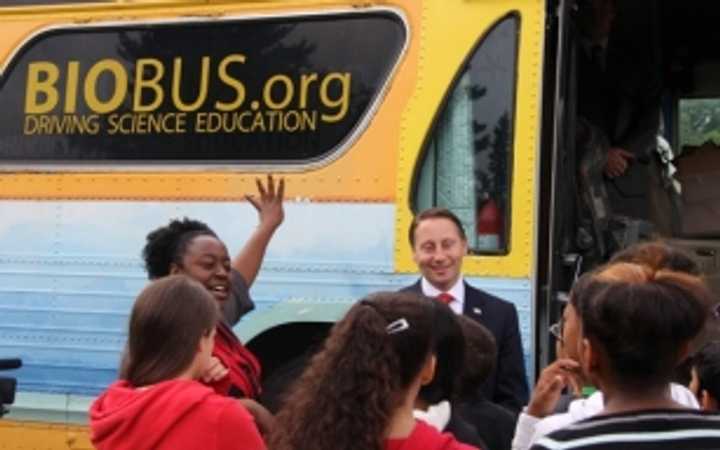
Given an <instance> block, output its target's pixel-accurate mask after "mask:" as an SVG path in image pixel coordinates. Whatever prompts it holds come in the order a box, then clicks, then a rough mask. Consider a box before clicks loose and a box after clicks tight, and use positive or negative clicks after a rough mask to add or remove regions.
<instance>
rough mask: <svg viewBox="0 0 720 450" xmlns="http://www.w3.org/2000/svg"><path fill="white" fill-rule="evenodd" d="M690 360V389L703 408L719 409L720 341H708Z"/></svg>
mask: <svg viewBox="0 0 720 450" xmlns="http://www.w3.org/2000/svg"><path fill="white" fill-rule="evenodd" d="M716 320H717V318H716ZM692 362H693V365H692V381H691V383H690V390H691V391H693V393H695V395H696V396H697V399H698V401H699V402H700V405H701V406H702V408H703V409H704V410H706V411H716V412H717V411H720V341H712V342H708V343H707V344H706V345H705V346H704V347H703V348H702V349H701V350H700V351H699V352H698V353H697V354H696V355H695V356H694V357H693V358H692Z"/></svg>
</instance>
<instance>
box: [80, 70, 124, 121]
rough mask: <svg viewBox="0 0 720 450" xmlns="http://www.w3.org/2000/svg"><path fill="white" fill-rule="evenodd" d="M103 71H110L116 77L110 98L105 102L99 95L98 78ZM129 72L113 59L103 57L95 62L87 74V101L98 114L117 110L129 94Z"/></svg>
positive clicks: (85, 91)
mask: <svg viewBox="0 0 720 450" xmlns="http://www.w3.org/2000/svg"><path fill="white" fill-rule="evenodd" d="M103 72H109V73H110V74H112V76H113V78H114V79H115V86H114V90H113V93H112V95H111V96H110V99H108V100H107V101H105V102H103V101H102V100H100V99H99V98H98V95H97V82H98V78H100V75H101V74H102V73H103ZM127 84H128V79H127V73H126V72H125V68H124V67H123V66H122V65H121V64H120V63H119V62H117V61H115V60H113V59H103V60H101V61H98V62H97V63H95V64H94V65H93V66H92V67H91V68H90V70H89V71H88V73H87V75H86V76H85V85H84V93H85V101H86V102H87V105H88V107H89V108H90V109H91V110H92V111H93V112H96V113H98V114H105V113H109V112H111V111H114V110H116V109H117V108H118V107H119V106H120V105H121V104H122V102H123V100H124V99H125V95H126V94H127Z"/></svg>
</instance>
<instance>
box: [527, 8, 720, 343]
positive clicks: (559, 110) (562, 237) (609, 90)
mask: <svg viewBox="0 0 720 450" xmlns="http://www.w3.org/2000/svg"><path fill="white" fill-rule="evenodd" d="M551 8H552V6H551ZM553 13H554V15H555V20H556V23H555V27H556V31H555V36H554V41H548V44H547V46H548V47H550V48H552V49H553V50H554V51H555V52H556V53H555V58H554V60H553V59H547V60H546V64H547V65H546V73H550V74H551V73H552V71H553V70H554V71H556V73H554V74H553V75H554V76H553V83H552V84H549V83H546V92H548V91H547V90H548V89H551V92H552V94H553V95H552V97H553V98H554V99H555V101H554V105H553V107H554V111H553V116H552V119H553V121H552V123H548V119H547V118H546V123H545V132H546V134H547V133H552V136H553V137H552V139H550V138H548V137H547V136H546V139H545V141H544V145H545V149H546V151H545V152H544V158H545V166H544V167H546V171H545V172H543V178H549V180H546V181H545V182H544V184H545V185H546V186H547V189H543V192H544V191H546V190H547V191H548V194H547V197H546V198H545V199H544V200H543V201H544V202H545V203H546V204H547V205H548V210H549V211H550V212H549V213H548V217H547V222H546V226H547V227H548V232H547V235H549V236H550V239H549V240H548V241H547V242H548V243H549V244H548V245H549V247H548V248H547V249H545V252H546V253H547V258H546V261H547V266H548V269H547V273H546V274H542V273H541V280H544V281H545V283H546V284H545V287H546V289H544V290H541V291H540V292H545V298H544V304H543V307H544V310H545V311H546V316H547V317H546V318H545V320H546V321H547V323H545V324H543V323H539V324H538V325H539V326H538V330H541V331H539V332H538V342H539V343H540V349H541V352H542V350H543V345H542V342H545V346H544V349H545V350H546V352H545V353H546V354H547V355H552V353H553V351H552V340H551V338H550V336H549V335H548V333H547V332H545V331H542V330H547V326H548V325H549V323H550V322H552V320H553V318H557V317H559V314H560V311H561V309H562V307H563V303H562V301H563V300H566V298H567V292H569V289H570V287H571V285H572V282H573V281H574V279H575V278H576V277H577V275H578V274H580V273H582V272H584V271H587V270H590V269H592V268H594V267H596V266H598V265H599V264H602V263H604V262H606V261H607V260H608V258H609V257H610V256H611V255H612V254H613V253H614V252H616V251H617V250H620V249H622V248H625V247H627V246H629V245H632V244H634V243H636V242H641V241H646V240H654V239H660V240H663V241H665V242H666V243H668V244H669V245H671V246H673V247H677V248H681V249H683V250H685V251H687V253H688V254H689V255H690V256H691V257H692V258H693V259H694V260H695V261H696V262H697V263H698V265H699V267H700V270H701V271H702V272H703V274H704V276H705V277H706V279H707V280H708V282H709V284H710V286H711V288H713V290H714V291H715V292H720V273H719V272H720V220H719V219H720V194H718V193H719V192H720V184H718V183H719V182H718V181H717V180H720V177H718V175H719V174H720V173H719V172H720V127H719V125H720V81H718V80H720V78H719V77H718V76H717V75H718V74H719V73H720V51H718V50H717V49H718V45H717V44H718V43H719V42H720V33H718V32H717V31H715V27H714V25H713V24H715V23H717V21H718V19H720V4H718V3H717V2H713V1H701V0H698V1H691V2H689V4H688V3H687V2H684V3H682V4H678V2H673V1H664V0H638V1H632V2H620V1H616V0H577V1H569V2H558V5H556V6H555V7H554V10H553ZM548 39H553V36H552V33H551V34H549V35H548ZM549 54H550V55H551V56H552V52H549ZM548 85H549V86H548ZM546 98H547V95H546ZM550 145H552V147H551V148H549V147H548V146H550ZM541 233H542V232H541ZM542 253H543V252H542V251H541V254H542ZM541 282H543V281H541ZM538 320H543V315H542V314H539V315H538ZM543 325H544V326H543Z"/></svg>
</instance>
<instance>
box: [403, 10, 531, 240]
mask: <svg viewBox="0 0 720 450" xmlns="http://www.w3.org/2000/svg"><path fill="white" fill-rule="evenodd" d="M518 27H519V19H518V18H517V17H516V16H509V17H507V18H505V19H503V20H502V21H500V22H499V23H498V24H497V25H495V27H494V28H493V29H492V30H491V31H490V32H489V33H488V34H487V35H486V36H484V37H483V39H482V40H481V41H480V44H479V45H478V46H477V47H476V48H475V49H474V51H473V53H472V54H471V56H470V58H469V59H468V60H467V63H466V64H465V66H464V67H463V68H462V69H461V72H460V75H459V76H458V77H457V79H456V82H455V85H454V86H452V89H451V91H450V93H449V94H448V97H447V99H446V103H445V106H444V109H443V110H442V112H441V114H440V115H439V116H438V119H437V122H436V123H435V125H434V128H433V131H432V135H431V136H430V137H429V139H428V140H427V142H428V143H427V146H426V148H425V149H424V151H423V153H422V155H423V156H422V159H421V161H420V164H421V166H420V170H419V172H418V176H417V178H416V180H415V181H416V184H415V186H414V189H415V190H414V199H413V206H414V210H415V211H422V210H424V209H426V208H430V207H433V206H442V207H445V208H448V209H450V210H452V211H453V212H454V213H455V214H456V215H457V216H458V217H459V218H460V220H462V221H463V224H464V225H465V230H466V232H467V234H468V244H469V248H470V250H471V252H473V253H490V254H495V253H507V251H508V242H509V238H510V198H511V196H510V187H511V167H512V141H513V132H512V131H513V115H514V104H515V79H516V76H515V75H516V72H515V69H516V55H517V46H518Z"/></svg>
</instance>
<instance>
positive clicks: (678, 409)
mask: <svg viewBox="0 0 720 450" xmlns="http://www.w3.org/2000/svg"><path fill="white" fill-rule="evenodd" d="M575 288H576V289H575V290H574V292H573V296H572V297H571V299H570V301H571V304H572V305H573V308H574V309H575V310H576V311H577V312H578V313H579V317H580V330H581V335H582V340H581V342H580V344H579V350H580V355H581V358H580V361H581V365H582V369H583V371H584V373H585V375H586V376H587V377H588V378H589V379H591V380H592V381H593V384H594V385H595V386H597V387H598V388H599V390H600V391H601V392H602V393H603V397H604V404H603V409H602V411H600V413H599V414H597V415H595V416H593V417H591V418H589V419H586V420H584V421H582V422H580V423H577V424H572V425H568V426H566V427H565V428H563V429H561V430H558V431H554V432H552V433H550V434H549V435H547V436H545V437H542V438H541V439H539V440H538V441H537V442H536V443H535V444H534V445H533V446H532V447H531V449H532V450H552V449H561V448H574V449H590V448H592V449H594V450H604V449H616V448H624V449H634V448H637V449H639V448H642V449H655V448H658V449H659V448H692V449H695V450H702V449H717V448H720V435H718V433H717V430H718V429H720V415H717V414H714V415H711V414H704V413H703V412H702V411H700V410H697V409H689V408H687V407H686V406H685V405H683V404H681V403H679V402H677V401H675V399H673V397H672V395H671V393H670V390H669V389H668V385H669V383H670V380H671V379H672V377H673V374H674V371H675V368H676V366H677V364H678V363H679V362H680V361H682V360H683V359H685V358H686V357H687V355H688V353H689V349H690V346H691V344H692V341H693V340H694V339H695V338H696V337H697V336H698V335H699V334H700V333H701V331H702V330H703V327H704V325H705V322H706V321H707V320H708V318H709V316H710V311H711V305H712V296H711V294H710V292H709V291H708V289H707V287H706V286H705V284H704V283H703V282H702V280H701V279H700V278H698V277H696V276H693V275H689V274H687V273H682V272H674V271H671V270H666V269H660V270H654V269H652V268H650V267H648V266H644V265H638V264H633V263H624V262H620V263H612V264H610V265H608V266H606V267H602V268H600V269H598V270H597V271H595V272H591V273H588V274H586V275H584V276H583V277H582V278H581V279H580V280H578V282H577V283H576V285H575ZM558 382H561V380H558Z"/></svg>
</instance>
